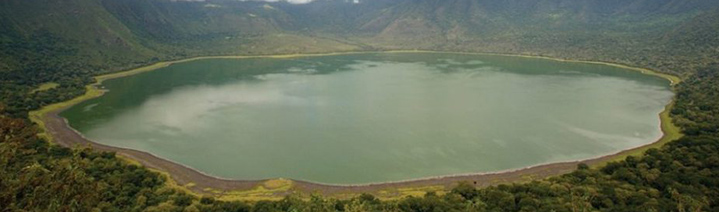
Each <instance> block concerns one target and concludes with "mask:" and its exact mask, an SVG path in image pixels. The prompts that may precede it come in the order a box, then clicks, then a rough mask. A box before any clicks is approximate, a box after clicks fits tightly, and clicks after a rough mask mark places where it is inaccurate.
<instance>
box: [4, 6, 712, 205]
mask: <svg viewBox="0 0 719 212" xmlns="http://www.w3.org/2000/svg"><path fill="white" fill-rule="evenodd" d="M718 5H719V1H715V0H692V1H686V0H661V1H643V0H630V1H622V0H611V1H606V0H583V1H576V0H538V1H525V0H510V1H505V0H360V1H359V4H354V3H352V1H344V0H317V1H316V2H313V3H310V4H299V5H295V4H288V3H282V2H279V3H266V2H252V1H250V2H243V1H231V0H207V1H170V0H124V1H118V0H67V1H51V0H32V1H28V0H5V1H2V2H0V81H1V83H2V86H1V87H0V88H1V90H2V92H1V96H0V102H1V103H0V108H1V109H2V111H4V112H3V114H4V115H3V116H2V117H1V118H0V121H1V122H2V124H0V134H1V135H0V138H2V143H0V167H2V168H0V176H2V177H0V179H2V180H0V202H1V203H2V204H0V207H2V208H3V209H5V210H11V211H12V210H17V209H25V210H39V211H69V210H72V209H77V210H80V211H88V210H90V209H91V208H98V209H101V210H103V211H105V210H106V211H133V210H138V211H139V210H143V209H152V210H157V211H182V210H188V211H192V210H196V209H199V210H201V211H213V210H214V211H246V210H256V211H265V210H267V211H272V210H282V211H287V210H293V209H294V210H307V211H323V210H324V211H327V210H345V209H357V210H403V211H448V210H453V209H454V210H477V211H483V210H490V211H492V210H494V211H519V210H525V211H535V210H541V211H547V210H557V211H579V210H595V209H596V210H611V211H622V210H627V211H650V210H659V211H665V210H677V211H682V210H692V211H695V210H705V211H717V210H719V208H718V206H717V196H719V189H718V187H717V186H718V185H719V181H717V179H719V178H718V176H719V169H718V167H719V133H718V132H717V129H718V128H719V120H717V119H718V117H719V85H718V84H717V82H718V81H719V77H717V72H718V71H719V70H718V68H717V66H718V65H717V63H716V62H717V61H719V52H718V51H719V50H717V49H718V48H719V10H717V6H718ZM389 49H426V50H444V51H472V52H496V53H510V54H532V55H545V56H551V57H560V58H571V59H584V60H596V61H608V62H615V63H621V64H627V65H633V66H639V67H646V68H650V69H655V70H658V71H662V72H666V73H672V74H676V75H679V76H681V77H682V78H684V79H685V80H684V82H683V83H681V84H679V85H678V86H677V87H676V90H677V102H676V106H675V108H674V109H673V110H672V116H673V117H674V119H675V122H676V123H677V125H679V126H681V127H682V128H683V130H684V132H685V133H686V134H687V136H685V137H684V138H682V139H680V140H679V141H676V142H672V143H670V144H668V145H666V146H664V147H663V148H661V149H656V150H650V151H648V152H647V153H646V154H645V156H643V157H630V158H627V159H626V160H623V161H621V162H617V163H611V164H609V165H607V166H605V167H603V168H601V169H587V168H586V167H580V168H579V170H577V171H575V172H573V173H571V174H567V175H563V176H559V177H555V178H551V179H547V180H539V181H535V182H531V183H525V184H515V185H503V186H498V187H490V188H483V189H480V190H476V189H474V188H472V187H471V186H468V185H462V186H459V187H457V188H455V189H454V190H453V192H452V193H450V194H448V195H434V194H428V195H426V196H424V197H414V198H407V199H403V200H399V201H378V200H376V199H375V198H374V197H372V196H369V195H362V196H359V197H357V198H354V199H350V200H341V201H339V200H328V199H322V198H312V199H311V200H310V201H302V200H299V199H297V198H296V197H288V198H286V199H285V200H283V201H278V202H259V203H257V204H254V205H253V206H252V207H250V206H249V205H248V204H246V203H239V202H218V201H215V200H213V199H212V198H202V199H197V198H196V197H193V196H191V195H188V194H185V193H183V192H181V191H177V190H175V189H172V188H169V187H166V186H165V184H164V181H165V178H164V177H162V176H160V175H158V174H156V173H153V172H149V171H147V170H146V169H144V168H141V167H137V166H134V165H130V164H128V163H126V162H123V161H121V160H118V159H117V158H116V157H115V156H114V154H112V153H96V152H91V151H88V150H70V149H67V148H61V147H57V146H53V145H49V144H48V142H46V141H44V140H42V139H40V138H38V137H37V136H36V135H35V133H36V130H35V127H34V126H32V125H31V124H29V122H28V120H27V119H26V118H25V117H27V112H28V111H30V110H34V109H37V108H39V107H41V106H43V105H47V104H50V103H53V102H58V101H63V100H67V99H70V98H72V97H75V96H78V95H80V94H82V93H83V92H84V90H83V88H84V85H86V84H88V83H90V82H91V81H92V79H91V76H92V75H94V74H98V73H106V72H111V71H118V70H124V69H128V68H131V67H137V66H142V65H146V64H149V63H153V62H156V61H160V60H171V59H177V58H185V57H191V56H199V55H238V54H283V53H298V52H303V53H307V52H332V51H364V50H389ZM47 82H56V83H59V84H60V85H59V86H58V87H57V88H54V89H50V90H46V91H40V92H31V91H32V90H33V89H34V88H36V87H38V86H39V85H40V84H43V83H47Z"/></svg>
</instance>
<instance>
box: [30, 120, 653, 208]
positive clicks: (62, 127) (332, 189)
mask: <svg viewBox="0 0 719 212" xmlns="http://www.w3.org/2000/svg"><path fill="white" fill-rule="evenodd" d="M64 109H65V108H62V109H58V110H55V111H52V112H50V113H47V114H46V115H45V116H44V117H42V119H43V120H42V121H43V122H45V124H46V125H45V126H46V128H47V131H48V132H47V133H48V134H49V135H50V136H51V137H52V138H53V141H54V142H55V143H56V144H59V145H61V146H65V147H88V146H89V147H91V148H92V149H93V150H95V151H110V152H115V153H117V155H119V156H121V157H125V158H129V159H131V160H133V161H136V162H138V163H140V164H142V165H143V166H145V167H148V168H150V169H154V170H158V171H161V172H165V173H168V174H169V177H170V178H171V179H172V180H174V182H176V183H177V184H178V185H187V186H183V187H185V188H187V189H189V190H191V191H192V192H195V193H197V194H199V195H208V196H218V197H221V196H223V195H226V194H229V192H232V191H239V193H240V194H242V191H250V190H253V189H256V188H258V187H260V186H262V187H265V192H263V194H260V196H265V197H267V198H260V199H272V197H274V198H278V197H282V196H284V195H287V194H290V193H300V194H311V193H314V194H316V193H319V194H322V195H324V196H334V197H340V198H341V197H342V196H352V195H355V194H359V193H371V194H375V195H378V196H381V197H384V198H397V197H401V196H406V195H407V193H403V192H396V191H395V192H387V191H388V190H397V189H399V190H402V188H422V187H425V188H427V187H432V188H434V189H437V188H439V189H440V190H441V189H446V188H451V187H452V186H454V185H456V184H457V183H459V182H469V183H473V184H475V185H476V186H477V187H486V186H490V185H497V184H503V183H514V182H523V181H528V180H532V179H542V178H546V177H550V176H556V175H561V174H565V173H569V172H571V171H573V170H574V169H575V168H576V167H577V165H578V164H579V163H585V164H587V165H593V164H598V163H602V162H606V161H609V160H612V159H615V158H616V156H617V155H622V154H623V153H625V152H631V151H633V150H635V149H638V148H641V147H637V148H634V149H628V150H624V151H622V152H619V153H616V154H612V155H606V156H602V157H598V158H593V159H587V160H583V161H574V162H561V163H550V164H544V165H538V166H533V167H528V168H523V169H517V170H509V171H503V172H495V173H477V174H468V175H458V176H446V177H436V178H426V179H417V180H408V181H400V182H388V183H377V184H366V185H326V184H320V183H313V182H306V181H296V180H292V181H291V188H290V189H280V190H277V191H272V190H271V188H267V187H270V186H268V182H272V180H230V179H222V178H217V177H213V176H209V175H206V174H203V173H201V172H199V171H197V170H195V169H192V168H189V167H186V166H183V165H181V164H178V163H175V162H172V161H169V160H166V159H163V158H160V157H157V156H155V155H152V154H149V153H147V152H143V151H138V150H133V149H126V148H119V147H113V146H107V145H103V144H99V143H96V142H93V141H91V140H88V139H86V138H85V137H83V136H82V135H81V134H79V133H78V132H77V131H75V130H74V129H72V128H70V126H69V125H68V124H67V121H66V120H65V119H64V118H62V117H61V116H59V115H58V113H60V112H61V111H62V110H64ZM247 194H250V193H247ZM254 197H255V198H248V199H258V198H257V197H258V196H254ZM239 199H244V198H242V197H239Z"/></svg>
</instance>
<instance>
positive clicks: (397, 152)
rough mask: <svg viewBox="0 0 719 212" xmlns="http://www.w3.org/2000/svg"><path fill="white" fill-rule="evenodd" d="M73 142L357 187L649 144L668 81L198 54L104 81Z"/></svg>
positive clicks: (507, 62) (437, 63)
mask: <svg viewBox="0 0 719 212" xmlns="http://www.w3.org/2000/svg"><path fill="white" fill-rule="evenodd" d="M105 86H106V87H107V88H108V89H110V90H111V92H109V93H107V94H106V95H105V96H103V97H100V98H98V99H94V100H90V101H87V102H84V103H83V104H80V105H77V106H75V107H73V108H71V109H69V110H67V111H66V112H64V113H63V114H62V115H63V116H65V117H66V118H68V120H69V121H70V123H71V125H72V126H73V127H75V128H76V129H78V130H80V131H81V132H83V133H84V134H85V135H86V136H87V137H89V138H91V139H93V140H96V141H98V142H101V143H105V144H109V145H115V146H121V147H128V148H134V149H140V150H144V151H147V152H151V153H153V154H156V155H158V156H161V157H164V158H168V159H171V160H174V161H177V162H179V163H182V164H185V165H188V166H191V167H194V168H196V169H199V170H201V171H203V172H206V173H210V174H212V175H217V176H221V177H227V178H236V179H262V178H273V177H287V178H294V179H304V180H310V181H318V182H324V183H368V182H381V181H390V180H405V179H412V178H421V177H430V176H438V175H450V174H459V173H470V172H485V171H498V170H503V169H512V168H520V167H524V166H529V165H534V164H539V163H546V162H553V161H561V160H575V159H582V158H587V157H593V156H598V155H602V154H607V153H612V152H615V151H618V150H621V149H625V148H629V147H633V146H637V145H640V144H643V143H647V142H651V141H653V140H655V139H656V138H657V137H658V136H659V135H660V133H661V132H660V131H659V128H658V121H659V118H658V116H657V114H658V113H659V112H660V111H661V110H662V109H663V106H664V105H665V104H666V103H668V102H669V100H670V98H671V96H672V93H671V92H670V90H669V87H668V82H666V81H664V80H663V79H659V78H655V77H650V76H644V75H641V74H639V73H636V72H632V71H627V70H622V69H618V68H614V67H607V66H600V65H588V64H573V63H560V62H554V61H547V60H537V59H527V58H512V57H499V56H468V55H452V54H362V55H345V56H328V57H310V58H299V59H247V60H232V59H212V60H200V61H194V62H189V63H182V64H176V65H173V66H170V67H167V68H163V69H161V70H157V71H153V72H148V73H143V74H140V75H135V76H131V77H127V78H121V79H115V80H110V81H108V82H106V83H105Z"/></svg>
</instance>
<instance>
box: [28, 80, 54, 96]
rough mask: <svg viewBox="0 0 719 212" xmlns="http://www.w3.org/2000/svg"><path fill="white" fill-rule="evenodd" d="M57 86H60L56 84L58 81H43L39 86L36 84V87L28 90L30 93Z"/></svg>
mask: <svg viewBox="0 0 719 212" xmlns="http://www.w3.org/2000/svg"><path fill="white" fill-rule="evenodd" d="M57 86H60V84H58V83H56V82H47V83H43V84H41V85H40V86H38V87H37V88H35V89H32V90H31V91H30V93H31V94H32V93H37V92H40V91H46V90H50V89H53V88H57Z"/></svg>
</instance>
